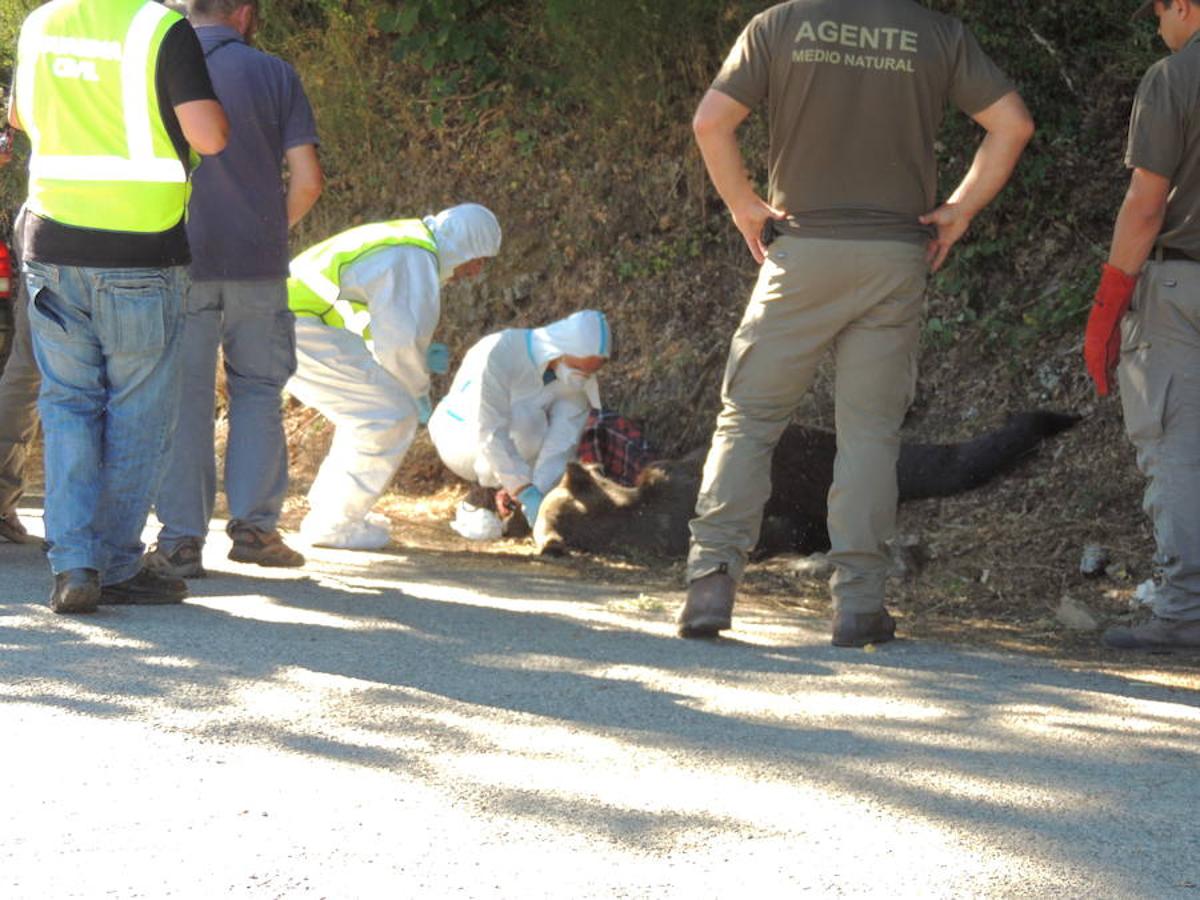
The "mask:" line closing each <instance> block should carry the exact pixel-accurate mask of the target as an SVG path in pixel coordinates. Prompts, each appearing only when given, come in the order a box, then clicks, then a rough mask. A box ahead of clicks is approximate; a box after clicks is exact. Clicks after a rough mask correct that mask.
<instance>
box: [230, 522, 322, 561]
mask: <svg viewBox="0 0 1200 900" xmlns="http://www.w3.org/2000/svg"><path fill="white" fill-rule="evenodd" d="M225 533H226V534H228V535H229V536H230V537H231V538H232V539H233V546H232V547H231V548H230V549H229V558H230V559H232V560H233V561H234V562H242V563H254V564H255V565H259V566H268V567H271V568H280V569H294V568H296V567H298V566H302V565H304V554H302V553H300V552H299V551H297V550H293V549H292V548H291V547H289V546H288V545H287V544H285V543H284V542H283V537H282V536H281V535H280V534H279V532H278V531H264V530H263V529H261V528H255V527H254V526H253V525H245V524H243V523H241V522H239V521H238V520H236V519H234V520H233V521H232V522H230V523H229V524H228V525H226V526H225Z"/></svg>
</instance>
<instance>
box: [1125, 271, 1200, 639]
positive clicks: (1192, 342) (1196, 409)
mask: <svg viewBox="0 0 1200 900" xmlns="http://www.w3.org/2000/svg"><path fill="white" fill-rule="evenodd" d="M1117 374H1118V377H1119V379H1120V385H1121V406H1122V408H1123V410H1124V413H1125V430H1126V432H1127V433H1128V434H1129V439H1130V440H1131V441H1133V445H1134V447H1135V448H1136V449H1137V460H1138V467H1139V468H1140V469H1141V470H1142V472H1143V473H1144V474H1145V475H1146V477H1147V478H1148V479H1149V484H1148V485H1147V487H1146V496H1145V502H1144V506H1145V509H1146V512H1147V513H1148V514H1149V516H1150V519H1151V521H1152V522H1153V524H1154V537H1155V541H1156V542H1157V545H1158V548H1157V553H1156V554H1155V559H1154V563H1155V579H1154V581H1155V589H1154V595H1153V607H1154V612H1155V614H1156V615H1157V616H1159V617H1160V618H1164V619H1183V620H1189V621H1197V620H1200V264H1197V263H1193V262H1187V261H1186V260H1179V261H1169V262H1150V263H1148V264H1147V265H1146V268H1145V270H1144V271H1143V273H1142V277H1141V279H1140V280H1139V281H1138V287H1137V292H1136V293H1135V295H1134V299H1133V303H1132V305H1131V308H1130V311H1129V312H1128V313H1127V314H1126V316H1125V318H1124V320H1123V321H1122V323H1121V363H1120V366H1119V367H1118V369H1117Z"/></svg>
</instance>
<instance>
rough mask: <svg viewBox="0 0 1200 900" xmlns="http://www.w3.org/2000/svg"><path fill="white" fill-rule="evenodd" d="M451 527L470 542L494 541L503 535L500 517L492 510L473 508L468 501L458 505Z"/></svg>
mask: <svg viewBox="0 0 1200 900" xmlns="http://www.w3.org/2000/svg"><path fill="white" fill-rule="evenodd" d="M450 527H451V528H453V529H454V530H455V531H456V532H457V533H458V534H459V536H461V537H464V538H466V539H467V540H468V541H494V540H496V539H497V538H498V537H500V535H501V534H502V533H503V526H502V525H501V524H500V517H499V516H498V515H496V514H495V513H494V512H492V511H491V510H490V509H483V508H482V507H478V506H472V505H471V504H469V503H468V502H467V501H466V500H463V501H462V502H461V503H459V504H458V509H456V510H455V511H454V521H452V522H451V523H450Z"/></svg>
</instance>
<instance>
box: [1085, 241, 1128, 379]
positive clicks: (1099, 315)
mask: <svg viewBox="0 0 1200 900" xmlns="http://www.w3.org/2000/svg"><path fill="white" fill-rule="evenodd" d="M1136 286H1137V276H1136V275H1126V274H1125V273H1124V272H1122V271H1121V270H1120V269H1118V268H1115V267H1113V266H1110V265H1109V264H1108V263H1105V264H1104V265H1103V266H1102V267H1101V268H1100V286H1099V287H1098V288H1096V296H1095V297H1093V298H1092V311H1091V313H1090V314H1089V315H1088V323H1087V332H1086V333H1085V335H1084V338H1083V359H1084V362H1086V363H1087V370H1088V374H1089V375H1091V376H1092V381H1094V382H1095V383H1096V393H1097V394H1099V395H1100V396H1101V397H1107V396H1108V391H1109V379H1111V378H1112V374H1113V370H1115V369H1116V368H1117V360H1119V359H1120V357H1121V327H1120V326H1121V316H1123V315H1125V310H1127V309H1129V301H1130V300H1132V299H1133V289H1134V287H1136Z"/></svg>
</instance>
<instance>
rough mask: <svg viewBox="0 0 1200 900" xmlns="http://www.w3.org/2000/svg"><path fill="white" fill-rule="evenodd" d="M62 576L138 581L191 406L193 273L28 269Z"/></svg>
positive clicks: (49, 513)
mask: <svg viewBox="0 0 1200 900" xmlns="http://www.w3.org/2000/svg"><path fill="white" fill-rule="evenodd" d="M25 282H26V286H27V288H28V291H29V323H30V327H31V330H32V332H33V351H34V355H35V356H36V358H37V361H38V366H39V367H40V368H41V370H42V388H41V393H40V394H39V396H38V409H39V411H40V412H41V416H42V427H43V430H44V433H45V441H46V452H45V468H46V514H45V522H46V537H47V539H48V540H49V541H50V544H51V548H50V568H51V570H52V571H54V572H56V573H57V572H65V571H67V570H68V569H78V568H87V569H95V570H97V571H98V572H100V578H101V581H102V583H104V584H116V583H117V582H121V581H125V580H126V579H128V578H132V577H133V576H134V575H136V574H137V572H138V570H139V569H140V568H141V560H142V551H143V549H144V548H143V545H142V530H143V529H144V528H145V526H146V517H147V515H148V514H149V511H150V504H151V503H152V502H153V500H154V496H155V494H156V493H157V491H158V485H159V478H160V476H161V473H162V468H163V465H162V461H163V456H164V454H165V451H166V449H167V445H168V442H169V441H170V437H171V431H172V430H173V429H174V427H175V413H176V410H177V409H178V408H179V403H180V381H179V368H178V365H177V354H178V348H179V323H180V319H181V315H180V314H181V310H182V305H183V297H184V294H185V292H186V291H187V271H186V270H185V269H183V268H178V267H176V268H166V269H150V268H147V269H140V268H139V269H94V268H83V267H77V266H59V265H51V264H48V263H41V262H36V261H32V260H30V261H27V262H26V263H25Z"/></svg>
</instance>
